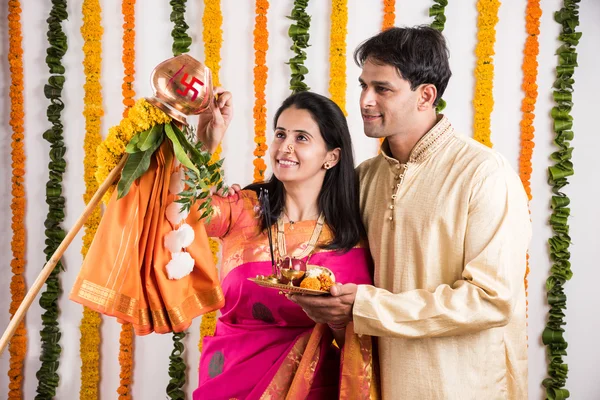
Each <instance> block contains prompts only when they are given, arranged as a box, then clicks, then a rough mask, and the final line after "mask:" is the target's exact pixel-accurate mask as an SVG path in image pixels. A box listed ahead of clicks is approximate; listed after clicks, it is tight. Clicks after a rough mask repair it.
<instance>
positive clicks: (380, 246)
mask: <svg viewBox="0 0 600 400" xmlns="http://www.w3.org/2000/svg"><path fill="white" fill-rule="evenodd" d="M385 148H386V146H385V145H384V151H383V152H382V154H380V155H379V156H377V157H375V158H372V159H370V160H367V161H365V162H364V163H363V164H361V165H360V167H359V168H358V171H359V174H360V194H361V209H362V215H363V221H364V223H365V226H366V228H367V233H368V238H369V245H370V248H371V252H372V255H373V259H374V261H375V286H376V287H373V286H367V285H360V286H359V288H358V293H357V296H356V302H355V304H354V311H353V312H354V323H355V330H356V332H357V333H360V334H368V335H373V336H378V337H379V355H380V365H381V368H380V369H381V380H382V394H383V399H385V400H397V399H411V400H412V399H414V400H429V399H444V400H445V399H461V400H466V399H478V400H483V399H485V400H489V399H517V400H522V399H526V398H527V340H526V320H525V288H524V282H523V278H524V275H525V260H526V251H527V247H528V245H529V240H530V238H531V225H530V220H529V212H528V209H527V198H526V195H525V191H524V190H523V186H522V184H521V181H520V180H519V177H518V176H517V174H516V173H515V172H514V171H513V170H512V169H511V167H510V166H509V165H508V162H507V161H506V160H505V159H504V158H503V157H502V156H500V155H499V154H498V153H496V152H495V151H493V150H491V149H488V148H487V147H485V146H483V145H481V144H479V143H477V142H475V141H474V140H472V139H469V138H466V137H463V136H459V135H457V134H455V133H454V130H453V128H452V127H451V125H450V123H449V122H448V120H447V119H446V118H445V117H443V118H442V119H441V120H440V121H439V122H438V124H437V125H436V126H435V127H434V128H433V129H432V130H431V131H430V132H428V133H427V134H426V135H425V136H424V137H423V138H422V139H421V140H420V141H419V143H417V145H416V146H415V148H414V149H413V151H412V153H411V155H410V160H409V162H408V163H407V164H405V165H401V164H400V163H399V162H398V161H397V160H395V159H393V158H391V157H389V156H388V155H389V154H390V153H389V148H388V150H387V151H386V150H385ZM386 153H387V155H386Z"/></svg>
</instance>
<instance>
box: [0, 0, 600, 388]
mask: <svg viewBox="0 0 600 400" xmlns="http://www.w3.org/2000/svg"><path fill="white" fill-rule="evenodd" d="M22 3H24V4H23V15H22V21H23V26H24V42H23V47H24V63H25V107H26V114H25V132H26V140H25V147H26V153H27V157H28V158H27V168H26V170H27V174H26V183H27V220H26V221H27V261H28V265H27V268H26V270H27V272H26V276H27V282H28V284H29V285H30V284H31V283H32V282H33V280H34V279H35V277H36V276H37V273H38V271H39V270H40V269H41V268H42V266H43V264H44V260H45V259H44V254H43V253H42V249H43V247H44V235H43V231H44V228H43V221H44V219H45V217H46V205H45V202H44V196H45V182H46V180H47V171H46V168H47V167H46V166H47V163H48V144H47V142H46V141H45V140H43V139H42V133H43V132H44V130H46V129H47V127H48V123H47V122H46V117H45V111H46V107H47V104H48V102H47V100H46V99H45V98H44V97H43V85H44V83H45V82H46V79H47V70H46V66H45V63H44V57H45V49H46V46H47V42H46V29H47V25H46V22H45V20H46V18H47V16H48V12H49V8H50V2H38V1H33V0H24V1H22ZM78 3H81V2H76V1H73V2H69V5H68V11H69V20H68V21H67V22H66V23H65V24H64V29H65V30H66V32H67V36H68V38H69V51H68V53H67V55H66V57H65V60H64V65H65V66H66V68H67V82H66V85H65V90H64V92H63V99H64V101H65V103H66V108H65V111H64V114H63V121H64V125H65V140H66V145H67V155H66V158H67V162H68V169H67V173H66V174H65V179H64V191H65V196H66V199H67V207H68V209H67V218H66V221H65V224H64V227H65V228H69V227H70V226H72V225H73V223H74V221H75V220H76V219H77V217H78V216H79V214H80V213H81V211H82V210H83V207H84V204H83V200H82V194H83V192H84V182H83V179H82V176H83V172H82V171H83V167H82V165H83V161H82V160H83V137H84V118H83V116H82V110H83V102H82V98H83V88H82V85H83V82H84V75H83V67H82V64H81V63H82V60H83V53H82V50H81V48H82V44H83V41H82V38H81V34H80V32H79V29H80V26H81V17H82V16H81V5H80V4H78ZM103 3H104V10H103V22H102V24H103V26H104V28H105V35H104V40H103V72H102V73H103V76H102V84H103V98H104V107H105V117H104V119H103V126H102V131H103V132H104V133H106V132H107V131H108V128H109V127H110V126H113V125H115V124H117V123H118V122H119V120H120V118H121V112H122V105H121V89H120V87H121V80H122V73H123V72H122V71H123V67H122V63H121V25H122V17H121V11H120V10H121V3H120V2H119V1H115V0H110V1H104V2H103ZM292 3H293V2H292V0H285V1H283V0H278V1H271V6H270V10H269V15H268V21H269V22H268V28H269V32H270V37H269V52H268V55H267V63H268V67H269V79H268V83H267V107H268V120H269V129H270V120H271V118H272V116H273V114H274V111H275V109H276V108H277V106H278V105H279V104H280V103H281V101H282V100H283V99H284V98H285V97H286V96H287V95H288V93H289V92H288V90H287V89H286V88H287V82H288V81H289V70H288V67H287V66H286V65H285V64H284V62H285V61H286V60H287V59H289V57H290V55H291V51H290V50H289V46H290V40H289V38H288V37H287V29H288V26H289V20H288V19H286V18H285V16H286V15H287V14H288V13H289V11H290V10H291V8H292ZM348 3H349V29H348V30H349V34H348V40H347V43H348V63H347V65H348V91H347V96H348V97H347V104H348V105H347V109H348V112H349V117H348V118H349V123H350V128H351V131H352V134H353V138H354V146H355V154H356V158H357V162H360V161H362V160H364V159H366V158H369V157H372V156H374V155H375V154H376V143H375V142H374V141H373V140H371V139H367V138H366V137H364V135H363V133H362V122H361V121H360V115H359V113H358V96H359V89H358V84H357V80H356V79H357V77H358V75H359V69H358V68H357V67H356V66H355V65H354V63H353V62H352V61H351V55H352V51H353V49H354V48H355V47H356V45H358V44H359V43H360V42H361V41H362V40H364V39H366V38H367V37H369V36H370V35H372V34H375V33H376V32H377V31H378V30H379V27H380V24H381V18H382V6H381V3H382V2H381V1H379V0H378V1H374V0H370V1H364V0H349V1H348ZM430 3H431V2H430V1H419V2H416V1H408V0H400V1H397V8H396V14H397V19H396V23H397V24H399V25H414V24H422V23H428V22H429V21H430V19H429V17H428V16H427V8H428V7H429V5H430ZM475 3H476V2H475V0H472V1H464V0H463V1H460V2H459V1H454V2H450V6H449V7H447V12H446V15H447V17H448V22H447V24H446V30H445V35H446V37H447V39H448V42H449V46H450V51H451V66H452V70H453V74H454V75H453V78H452V80H451V82H450V85H449V87H448V90H447V92H446V95H445V96H444V98H445V99H446V100H447V102H448V108H447V110H446V114H447V115H448V116H449V117H450V119H451V121H452V122H453V124H454V125H455V127H456V128H458V129H459V130H461V131H463V132H464V133H466V134H471V133H472V117H473V110H472V105H471V101H472V97H473V88H474V79H473V69H474V61H475V57H474V47H475V39H476V36H475V34H476V29H477V28H476V18H477V11H476V7H475ZM202 4H203V3H202V2H200V1H190V2H188V12H187V21H188V23H189V25H190V26H191V27H192V28H191V35H192V37H193V39H194V44H193V46H192V50H191V54H192V55H193V56H195V57H197V58H199V59H203V56H204V55H203V46H202V43H201V39H202V26H201V19H202V13H203V5H202ZM561 4H562V2H561V1H559V0H545V1H543V2H542V7H543V10H544V15H543V17H542V26H541V36H540V42H541V44H540V56H539V64H540V68H539V77H538V84H539V88H540V89H539V90H540V95H539V99H538V105H537V112H536V114H537V118H536V120H535V128H536V139H535V141H536V148H535V152H534V155H533V168H534V169H533V176H532V189H533V200H532V203H531V216H532V220H533V226H534V238H533V242H532V245H531V269H532V272H531V275H530V295H529V296H530V297H529V304H530V308H529V359H530V368H529V382H530V389H529V393H530V397H531V398H532V399H539V398H541V397H542V388H541V386H540V382H541V380H542V379H543V378H544V375H545V370H546V359H545V352H544V348H543V346H542V345H541V340H540V333H541V331H542V330H543V326H544V323H545V319H546V310H547V308H546V306H545V292H544V282H545V279H546V277H547V274H548V271H549V267H550V263H549V259H548V251H547V245H546V242H547V239H548V237H549V236H550V230H549V227H548V224H547V223H546V221H547V219H548V217H549V208H548V204H549V199H550V193H551V192H550V189H549V186H548V185H547V183H546V168H547V166H548V165H549V160H548V156H549V154H550V153H551V152H552V151H553V146H552V138H553V133H552V131H551V120H550V118H549V112H550V109H551V107H552V102H551V91H550V87H551V85H552V82H553V79H554V66H555V65H556V57H555V55H554V52H555V50H556V48H557V47H558V45H557V41H556V37H557V35H558V32H559V29H560V27H559V25H558V24H556V23H555V22H554V21H553V13H554V11H555V10H557V9H558V8H559V7H560V6H561ZM459 5H460V7H461V8H459ZM525 6H526V0H511V1H508V0H506V1H504V2H503V4H502V6H501V8H500V22H499V23H498V26H497V43H496V62H495V64H496V79H495V85H494V95H495V100H496V107H495V109H494V113H493V115H492V131H493V134H492V142H493V143H494V144H495V146H496V149H498V150H499V151H500V152H502V153H503V154H504V155H505V156H506V157H508V159H509V160H510V161H511V162H512V165H513V166H514V167H515V168H517V162H518V154H519V121H520V117H521V114H520V111H519V108H520V104H521V98H522V92H521V90H520V85H521V77H522V74H521V70H520V68H521V61H522V50H523V45H524V41H525V37H526V34H525V32H524V10H525ZM136 8H137V10H136V31H137V38H136V52H137V57H136V71H137V73H136V79H137V80H136V82H135V89H136V91H137V93H138V97H139V96H147V95H150V94H151V92H150V88H149V85H148V82H149V75H150V71H151V70H152V69H153V67H154V66H155V65H156V64H157V63H159V62H160V61H162V60H163V59H165V58H168V57H169V56H170V54H171V52H170V49H171V37H170V30H171V25H170V22H169V13H170V8H169V4H168V2H167V1H159V0H143V1H141V0H140V1H138V4H137V6H136ZM222 9H223V14H224V22H223V30H224V34H223V38H224V42H223V49H222V53H221V54H222V57H223V60H222V68H221V82H222V84H223V85H224V86H226V87H227V88H228V89H230V90H232V91H233V92H234V95H235V99H234V103H235V107H236V116H235V120H234V121H233V123H232V126H231V127H230V129H229V136H228V137H227V138H226V140H225V143H224V153H223V155H224V156H225V157H226V162H225V169H226V171H227V181H228V182H229V183H234V182H239V183H248V182H250V181H251V180H252V158H253V156H252V149H253V132H252V128H253V120H252V106H253V100H254V99H253V87H252V79H253V78H252V68H253V62H254V57H253V49H252V30H253V25H254V2H253V1H240V0H223V1H222ZM308 12H309V14H311V15H312V16H313V18H312V27H311V30H310V33H311V43H312V47H310V48H309V49H308V61H307V66H308V68H309V70H310V73H309V75H308V79H307V82H308V84H309V86H311V88H312V89H313V90H314V91H316V92H320V93H324V94H326V93H327V87H328V49H329V24H330V22H329V16H330V2H329V1H325V0H318V1H316V0H315V1H312V2H310V4H309V7H308ZM6 17H7V7H6V6H3V7H1V9H0V21H2V22H1V24H2V25H1V26H2V29H1V30H0V55H1V57H0V76H1V78H0V93H1V94H0V132H2V134H0V188H2V189H1V191H0V265H1V267H0V282H3V285H4V286H2V289H1V290H0V327H4V326H6V325H7V324H8V305H9V303H10V294H9V288H8V282H9V280H10V276H11V271H10V266H9V264H10V260H11V251H10V241H11V236H12V231H11V229H10V223H9V221H10V218H11V210H10V201H11V196H10V189H9V188H10V179H11V161H10V127H9V124H8V122H9V106H10V105H9V98H8V90H9V85H10V75H9V69H8V62H7V53H8V34H7V29H6V27H7V23H6ZM598 17H600V2H598V1H593V0H592V1H584V2H582V3H581V25H580V30H581V31H583V33H584V35H583V38H582V40H581V42H580V44H579V46H578V53H579V65H580V66H579V68H578V69H577V71H576V73H575V79H576V85H575V95H574V102H575V107H574V110H573V116H574V118H575V124H574V130H575V140H573V145H574V147H575V151H574V163H575V176H573V177H572V178H570V182H571V184H570V185H569V186H568V187H567V189H566V192H567V193H568V195H569V196H570V197H571V199H572V207H571V208H572V218H571V232H572V239H573V246H572V261H573V270H574V272H575V276H574V278H573V280H572V281H571V282H569V283H568V284H567V294H568V310H567V321H568V325H567V335H566V337H567V340H568V341H569V344H570V346H569V349H568V353H569V356H568V357H567V358H566V360H567V362H568V363H569V366H570V368H571V372H570V375H569V382H568V387H569V389H570V390H571V393H572V398H574V399H594V398H599V397H600V381H598V379H594V378H593V377H594V376H595V375H597V373H596V371H597V370H598V368H599V367H600V348H599V347H598V346H597V345H596V344H595V341H594V339H595V336H597V335H595V334H594V332H597V331H598V329H600V313H598V311H597V307H595V306H596V305H597V304H598V301H597V300H595V294H596V290H595V289H596V288H597V283H596V280H598V279H599V278H600V274H599V273H598V272H597V269H596V268H595V264H596V263H595V262H594V261H595V260H598V259H599V258H600V246H598V239H597V238H598V234H597V230H598V228H597V227H598V226H599V224H600V213H599V212H598V209H597V207H596V203H597V199H598V198H599V197H600V186H599V185H597V184H596V180H593V178H594V177H595V175H594V171H595V161H596V159H597V157H595V156H594V155H593V154H594V150H596V148H598V147H599V146H600V138H599V137H598V136H595V134H594V131H593V130H592V123H593V120H594V117H595V115H594V112H597V111H596V108H597V106H598V105H599V103H598V101H597V97H596V95H597V93H598V92H599V91H600V83H599V81H598V79H597V78H596V71H597V65H598V64H600V53H599V52H598V42H599V41H600V25H598V24H597V21H598ZM270 137H271V136H270ZM80 248H81V234H80V235H79V236H77V238H76V240H75V241H74V243H73V245H72V246H71V248H69V249H68V251H67V253H66V256H65V265H66V268H67V271H66V272H65V273H63V274H62V275H61V276H62V278H61V279H62V284H63V287H64V291H65V294H63V296H62V298H61V301H60V308H61V316H60V324H61V329H62V332H63V337H62V340H61V344H62V346H63V353H62V358H61V364H60V370H59V374H60V376H61V384H60V387H59V389H58V394H57V398H62V399H66V398H69V399H71V398H75V397H76V396H77V394H76V393H78V391H79V375H80V372H79V368H80V359H79V329H78V327H79V322H80V319H81V306H80V305H78V304H75V303H72V302H70V301H68V299H67V293H68V292H69V291H70V288H71V286H72V284H73V282H74V279H75V277H76V274H77V271H78V269H79V266H80V263H81V255H80ZM40 314H41V311H40V308H39V306H38V304H37V301H36V303H35V304H34V305H33V306H32V308H31V310H30V312H29V313H28V315H27V319H26V321H27V328H28V332H29V349H28V355H27V362H26V371H25V398H33V397H34V396H35V388H36V385H37V380H36V378H35V373H36V371H37V370H38V368H39V361H38V358H39V353H40V342H39V333H38V332H39V330H40V327H41V321H40ZM199 322H200V321H199V320H197V321H195V323H194V325H193V326H192V328H191V329H190V331H189V332H190V334H189V336H188V337H187V339H186V345H187V349H188V351H187V352H186V359H187V362H188V365H189V380H188V384H187V387H186V391H187V392H188V393H191V392H192V390H193V389H194V388H195V387H196V385H197V365H198V357H199V354H198V350H197V342H198V336H199V329H198V326H199ZM119 329H120V326H119V325H118V324H117V323H116V321H115V320H114V319H112V318H104V320H103V326H102V381H101V397H102V398H103V399H111V398H116V393H115V390H116V388H117V387H118V384H119V383H118V382H119V378H118V374H119V365H118V361H117V355H118V335H119ZM171 347H172V346H171V338H170V335H165V336H159V335H151V336H147V337H141V338H136V342H135V349H136V350H135V363H136V367H135V376H134V380H135V383H134V387H133V395H134V397H135V398H138V399H151V398H163V397H165V394H164V389H165V387H166V385H167V382H168V375H167V367H168V355H169V353H170V351H171ZM384 368H385V367H384ZM7 370H8V353H7V352H5V353H4V354H3V355H2V356H1V357H0V371H2V374H1V375H0V393H6V391H7V385H8V383H7V381H8V378H7V376H6V371H7ZM0 397H4V396H3V395H1V394H0Z"/></svg>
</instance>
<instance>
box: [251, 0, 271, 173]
mask: <svg viewBox="0 0 600 400" xmlns="http://www.w3.org/2000/svg"><path fill="white" fill-rule="evenodd" d="M268 10H269V2H268V1H267V0H256V19H255V25H254V63H255V64H256V66H255V67H254V97H255V100H254V143H256V148H255V149H254V156H255V157H256V158H255V159H254V161H253V164H254V182H261V181H264V180H265V171H266V169H267V164H265V160H264V159H263V157H264V156H265V154H266V152H267V149H268V146H267V101H266V96H265V87H266V86H267V73H268V71H269V68H268V67H267V50H268V49H269V31H268V30H267V12H268Z"/></svg>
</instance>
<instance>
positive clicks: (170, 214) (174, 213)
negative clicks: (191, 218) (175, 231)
mask: <svg viewBox="0 0 600 400" xmlns="http://www.w3.org/2000/svg"><path fill="white" fill-rule="evenodd" d="M180 209H181V204H179V203H175V202H173V203H171V204H169V205H168V206H167V209H166V210H165V214H166V216H167V220H168V221H169V222H170V223H171V224H173V225H179V224H180V223H181V222H182V221H183V220H185V219H186V218H187V216H188V215H189V213H190V212H189V211H188V210H185V211H183V212H179V210H180Z"/></svg>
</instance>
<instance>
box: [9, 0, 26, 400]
mask: <svg viewBox="0 0 600 400" xmlns="http://www.w3.org/2000/svg"><path fill="white" fill-rule="evenodd" d="M8 37H9V49H8V63H9V65H10V77H11V83H10V122H9V123H10V126H11V128H12V132H13V133H12V143H11V147H12V152H11V157H12V168H13V169H12V201H11V204H10V208H11V209H12V229H13V236H12V241H11V250H12V255H13V258H12V260H11V262H10V266H11V269H12V273H13V276H12V279H11V282H10V294H11V296H12V300H11V302H10V309H9V311H10V315H11V318H12V317H13V316H14V315H15V313H16V312H17V309H18V308H19V305H20V304H21V302H22V301H23V298H24V297H25V279H24V278H23V273H24V272H25V142H24V140H25V135H24V129H23V122H24V117H25V110H24V107H23V47H22V42H23V36H22V27H21V4H20V2H19V1H18V0H9V1H8ZM8 351H9V352H10V360H9V365H10V367H9V370H8V378H9V383H8V389H9V391H8V398H9V399H22V398H23V391H22V384H23V372H24V371H23V363H24V361H25V355H26V353H27V330H26V328H25V321H21V323H20V324H19V325H18V327H17V329H16V331H15V334H14V336H13V337H12V339H11V340H10V344H9V346H8Z"/></svg>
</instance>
